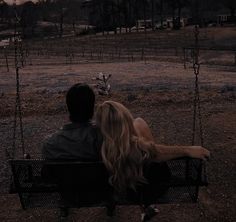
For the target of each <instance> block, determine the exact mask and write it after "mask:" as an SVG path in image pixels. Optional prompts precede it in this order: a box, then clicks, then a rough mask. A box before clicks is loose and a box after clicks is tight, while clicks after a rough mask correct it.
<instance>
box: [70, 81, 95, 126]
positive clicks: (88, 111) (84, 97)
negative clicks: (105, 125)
mask: <svg viewBox="0 0 236 222" xmlns="http://www.w3.org/2000/svg"><path fill="white" fill-rule="evenodd" d="M94 103H95V94H94V92H93V90H92V89H91V88H90V87H89V86H88V85H87V84H81V83H78V84H75V85H73V86H72V87H71V88H70V89H69V91H68V92H67V95H66V104H67V108H68V111H69V113H70V120H71V121H72V122H78V123H86V122H88V121H89V120H90V119H91V118H92V117H93V113H94Z"/></svg>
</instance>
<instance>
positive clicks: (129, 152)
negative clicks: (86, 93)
mask: <svg viewBox="0 0 236 222" xmlns="http://www.w3.org/2000/svg"><path fill="white" fill-rule="evenodd" d="M96 124H97V125H98V127H100V129H101V132H102V134H103V145H102V150H101V154H102V159H103V162H104V164H105V166H106V167H107V169H108V170H109V171H110V173H111V178H110V182H111V184H112V185H113V187H114V188H115V189H116V190H117V191H120V192H123V191H126V189H127V188H132V189H134V190H135V187H136V186H137V185H138V184H140V183H146V180H145V178H144V177H143V160H144V152H145V153H146V152H147V151H145V150H142V147H140V146H139V138H138V136H137V133H136V131H135V128H134V125H133V116H132V114H131V113H130V111H129V110H128V109H127V108H126V107H124V106H123V105H122V104H120V103H118V102H114V101H106V102H104V103H103V104H101V105H99V106H98V108H97V112H96Z"/></svg>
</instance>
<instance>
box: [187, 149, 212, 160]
mask: <svg viewBox="0 0 236 222" xmlns="http://www.w3.org/2000/svg"><path fill="white" fill-rule="evenodd" d="M188 156H189V157H191V158H199V159H202V160H209V158H210V152H209V151H208V150H207V149H205V148H204V147H201V146H190V149H188Z"/></svg>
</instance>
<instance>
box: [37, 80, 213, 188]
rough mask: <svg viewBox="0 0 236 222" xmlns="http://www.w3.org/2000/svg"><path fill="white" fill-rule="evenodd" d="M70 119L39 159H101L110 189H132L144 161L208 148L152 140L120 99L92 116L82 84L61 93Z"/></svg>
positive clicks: (202, 154) (197, 154) (90, 96)
mask: <svg viewBox="0 0 236 222" xmlns="http://www.w3.org/2000/svg"><path fill="white" fill-rule="evenodd" d="M66 103H67V108H68V111H69V114H70V120H71V123H70V124H67V125H65V126H64V127H63V128H62V129H60V130H59V131H58V132H56V133H55V134H53V135H52V136H50V137H49V138H47V139H46V140H45V142H44V146H43V151H42V154H43V158H45V159H54V160H55V159H63V160H65V159H66V160H68V159H70V160H85V161H98V160H102V161H103V163H104V164H105V166H106V168H107V169H108V171H109V173H110V175H111V177H110V182H111V184H112V186H113V187H114V188H115V190H117V191H119V192H122V191H124V190H126V189H127V188H131V189H135V187H136V186H137V185H139V184H140V183H145V178H144V175H143V166H144V164H146V163H148V162H149V163H150V162H165V161H168V160H171V159H174V158H179V157H192V158H200V159H202V160H205V159H207V158H209V155H210V153H209V151H208V150H207V149H205V148H203V147H200V146H194V147H193V146H166V145H161V144H157V143H156V142H155V139H154V138H153V135H152V133H151V130H150V128H149V127H148V125H147V123H146V122H145V121H144V120H143V119H142V118H136V119H134V118H133V116H132V114H131V113H130V111H129V110H128V109H127V108H126V107H125V106H124V105H122V104H121V103H118V102H114V101H105V102H103V103H102V104H100V105H98V106H97V108H96V112H95V118H94V119H93V115H94V104H95V94H94V92H93V90H92V89H91V88H90V87H89V86H88V85H86V84H76V85H74V86H72V87H71V88H70V89H69V91H68V93H67V95H66Z"/></svg>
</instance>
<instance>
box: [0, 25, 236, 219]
mask: <svg viewBox="0 0 236 222" xmlns="http://www.w3.org/2000/svg"><path fill="white" fill-rule="evenodd" d="M187 40H188V42H187ZM200 41H201V47H202V48H204V50H203V49H202V50H200V62H201V68H200V74H199V84H200V96H201V106H202V120H203V131H204V146H205V147H206V148H208V149H209V150H210V151H211V160H210V161H209V162H208V163H207V173H208V180H209V186H208V187H206V188H202V189H201V191H200V196H199V202H198V204H171V205H162V206H159V208H160V210H161V212H160V214H159V215H157V216H156V217H155V218H153V219H152V221H160V222H167V221H177V222H180V221H181V222H182V221H183V222H197V221H201V222H206V221H208V222H211V221H212V222H213V221H218V222H233V221H235V220H236V212H235V207H236V202H235V200H236V189H235V187H236V181H235V180H236V175H235V159H236V158H235V157H236V152H235V148H236V136H235V132H236V124H235V123H236V112H235V110H236V103H235V99H236V78H235V74H236V65H235V63H236V61H235V59H236V57H235V49H236V42H235V41H236V29H235V28H222V29H220V28H211V29H210V28H209V29H206V30H205V29H204V30H203V29H202V30H201V34H200ZM90 43H91V44H90ZM193 44H194V38H193V36H192V32H191V29H190V28H189V29H186V30H182V31H180V32H174V31H163V32H160V33H147V35H145V34H143V33H139V34H136V33H132V34H122V35H118V36H113V35H109V36H105V37H104V36H99V35H98V36H92V37H91V36H90V37H87V36H84V37H79V38H71V37H69V38H63V39H46V40H43V41H35V42H32V41H28V42H24V43H23V44H22V45H23V50H22V51H21V52H23V55H22V54H21V53H19V61H20V63H21V62H22V64H23V65H24V67H22V68H21V69H20V89H21V100H22V101H21V102H22V111H23V128H24V140H25V149H26V152H27V153H30V155H31V157H32V158H38V157H40V149H41V145H42V140H43V139H44V138H45V137H46V136H47V135H48V134H51V133H53V132H55V130H56V129H58V128H59V127H60V126H62V125H63V124H64V123H67V122H68V116H67V112H66V107H65V99H64V98H65V94H66V91H67V89H68V88H69V87H70V86H71V85H72V84H74V83H77V82H86V83H89V84H91V85H95V84H96V81H94V80H93V78H94V77H96V76H97V75H98V73H99V72H103V73H105V74H111V75H112V77H111V80H110V84H111V88H112V91H111V95H110V96H99V95H97V103H101V102H102V101H104V100H108V99H110V100H116V101H119V102H121V103H123V104H125V105H126V106H127V107H128V108H129V109H130V110H131V111H132V113H133V115H134V117H138V116H141V117H143V118H144V119H145V120H147V122H148V123H149V125H150V127H151V128H152V131H153V134H154V136H155V138H156V141H158V142H159V143H163V144H170V145H173V144H186V145H190V144H191V137H192V115H193V98H194V86H195V84H194V80H195V76H194V73H193V69H192V64H191V61H192V58H191V50H190V49H189V48H190V47H191V46H192V45H193ZM183 47H186V48H188V51H186V52H185V53H186V54H184V53H183ZM206 48H207V49H206ZM213 49H214V50H213ZM233 49H234V50H233ZM6 55H7V60H8V63H9V64H8V65H9V72H8V70H7V66H6ZM13 56H14V53H13V48H11V47H10V48H8V49H7V50H6V51H5V52H3V51H1V52H0V73H1V80H0V100H1V102H0V106H1V107H0V116H1V117H0V135H1V136H0V138H1V139H0V143H1V149H0V159H1V160H0V192H1V196H0V206H1V207H0V221H9V222H10V221H57V220H58V210H49V209H32V210H27V211H23V210H22V209H21V206H20V203H19V198H18V197H17V195H14V194H8V193H7V192H8V187H9V181H10V180H9V175H10V174H9V166H8V164H7V159H6V155H5V150H6V149H8V150H9V151H12V143H13V140H12V138H13V122H14V121H13V119H14V105H15V72H14V67H13V64H14V57H13ZM184 61H185V66H186V67H185V68H184ZM22 64H21V65H22ZM18 126H19V125H18ZM17 130H19V127H18V128H17ZM17 138H18V140H17V141H16V142H17V143H16V144H17V147H16V149H15V157H22V148H21V146H20V143H19V138H20V135H19V133H18V131H17ZM139 218H140V211H139V208H138V207H137V206H130V207H120V208H118V210H117V213H116V216H115V217H114V218H112V219H110V218H108V217H107V216H106V215H105V209H103V208H91V209H87V208H83V209H73V210H72V213H71V216H70V221H83V222H95V221H96V222H103V221H115V222H123V221H130V222H133V221H139Z"/></svg>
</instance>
